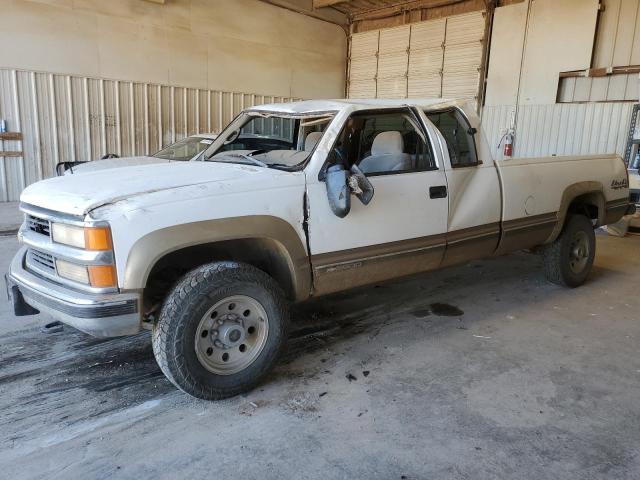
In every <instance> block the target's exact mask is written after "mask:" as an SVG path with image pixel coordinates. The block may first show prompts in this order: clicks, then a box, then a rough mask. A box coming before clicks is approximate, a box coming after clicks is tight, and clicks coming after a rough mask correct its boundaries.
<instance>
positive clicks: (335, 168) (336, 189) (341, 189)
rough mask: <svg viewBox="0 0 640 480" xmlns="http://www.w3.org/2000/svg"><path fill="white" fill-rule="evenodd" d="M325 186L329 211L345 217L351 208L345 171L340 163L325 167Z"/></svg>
mask: <svg viewBox="0 0 640 480" xmlns="http://www.w3.org/2000/svg"><path fill="white" fill-rule="evenodd" d="M325 186H326V188H327V198H328V199H329V207H331V211H332V212H333V213H334V215H336V216H337V217H340V218H344V217H346V216H347V214H348V213H349V211H350V210H351V192H350V191H349V185H348V179H347V171H346V170H345V169H344V167H343V166H342V165H340V164H337V165H331V166H330V167H329V168H327V173H326V178H325Z"/></svg>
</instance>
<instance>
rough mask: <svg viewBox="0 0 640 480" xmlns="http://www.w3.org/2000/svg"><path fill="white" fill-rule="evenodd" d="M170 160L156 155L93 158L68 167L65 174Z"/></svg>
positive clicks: (167, 161)
mask: <svg viewBox="0 0 640 480" xmlns="http://www.w3.org/2000/svg"><path fill="white" fill-rule="evenodd" d="M169 162H170V160H165V159H163V158H157V157H121V158H106V159H104V160H93V161H92V162H85V163H83V164H81V165H77V166H75V167H73V168H70V169H69V170H67V171H66V172H64V174H65V175H76V174H78V173H88V172H95V171H97V170H107V169H110V168H117V167H132V166H135V165H149V164H152V163H169Z"/></svg>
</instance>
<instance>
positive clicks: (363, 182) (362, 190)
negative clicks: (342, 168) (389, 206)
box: [349, 163, 375, 205]
mask: <svg viewBox="0 0 640 480" xmlns="http://www.w3.org/2000/svg"><path fill="white" fill-rule="evenodd" d="M349 188H350V189H351V191H352V192H353V194H354V195H355V196H356V197H358V200H360V201H361V202H362V204H363V205H369V202H370V201H371V199H372V198H373V194H374V193H375V191H374V188H373V184H372V183H371V182H370V181H369V179H368V178H367V176H366V175H365V174H364V172H363V171H362V170H360V168H359V167H358V166H357V165H356V164H355V163H354V164H353V165H352V166H351V176H350V177H349Z"/></svg>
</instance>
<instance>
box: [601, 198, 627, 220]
mask: <svg viewBox="0 0 640 480" xmlns="http://www.w3.org/2000/svg"><path fill="white" fill-rule="evenodd" d="M627 208H629V199H628V198H624V199H622V200H612V201H611V202H607V205H606V208H605V215H604V224H605V225H609V224H611V223H616V222H617V221H619V220H620V219H621V218H622V217H623V216H624V214H625V213H626V212H627Z"/></svg>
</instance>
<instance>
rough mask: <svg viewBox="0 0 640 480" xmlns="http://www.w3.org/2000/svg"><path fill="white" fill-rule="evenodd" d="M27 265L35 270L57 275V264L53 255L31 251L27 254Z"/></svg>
mask: <svg viewBox="0 0 640 480" xmlns="http://www.w3.org/2000/svg"><path fill="white" fill-rule="evenodd" d="M27 265H28V266H29V267H31V268H33V269H34V270H39V271H43V272H47V273H50V274H55V272H56V264H55V260H54V258H53V256H52V255H49V254H48V253H44V252H39V251H38V250H33V249H31V248H30V249H29V251H28V252H27Z"/></svg>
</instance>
